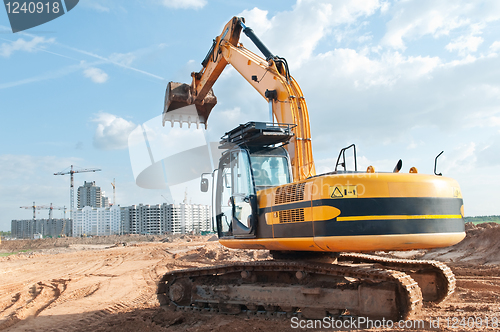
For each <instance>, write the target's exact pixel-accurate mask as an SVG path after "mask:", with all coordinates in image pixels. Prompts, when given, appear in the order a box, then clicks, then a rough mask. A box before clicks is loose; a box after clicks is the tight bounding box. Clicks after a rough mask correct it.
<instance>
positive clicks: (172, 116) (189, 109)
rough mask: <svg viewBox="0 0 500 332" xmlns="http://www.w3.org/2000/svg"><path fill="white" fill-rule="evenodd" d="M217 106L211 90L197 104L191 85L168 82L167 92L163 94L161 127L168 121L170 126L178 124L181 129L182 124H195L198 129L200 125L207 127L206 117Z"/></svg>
mask: <svg viewBox="0 0 500 332" xmlns="http://www.w3.org/2000/svg"><path fill="white" fill-rule="evenodd" d="M216 104H217V98H216V97H215V95H214V92H213V90H212V89H210V91H209V92H208V93H207V95H206V96H205V98H203V100H202V101H201V102H200V103H198V102H196V101H195V98H194V96H193V94H192V92H191V85H189V84H185V83H177V82H169V83H168V85H167V91H166V92H165V108H164V110H163V125H164V126H165V122H167V121H169V122H170V123H171V124H172V126H173V125H174V123H175V122H179V124H180V125H181V127H182V124H183V123H187V124H188V125H189V126H191V124H192V123H196V126H197V127H198V126H199V125H200V123H202V124H205V128H206V126H207V120H208V116H209V115H210V112H211V111H212V108H214V106H215V105H216Z"/></svg>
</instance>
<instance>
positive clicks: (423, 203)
mask: <svg viewBox="0 0 500 332" xmlns="http://www.w3.org/2000/svg"><path fill="white" fill-rule="evenodd" d="M462 205H463V200H462V199H461V198H447V197H430V198H429V197H381V198H344V199H318V200H314V201H302V202H294V203H288V204H282V205H274V206H272V207H266V208H261V209H260V210H259V214H263V213H270V212H277V211H286V210H293V209H301V208H309V207H311V206H312V207H314V206H332V207H335V208H337V209H339V210H340V211H341V214H340V216H341V217H355V216H366V215H370V216H388V215H397V216H400V215H456V214H460V208H461V207H462Z"/></svg>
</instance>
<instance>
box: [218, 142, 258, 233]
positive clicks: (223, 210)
mask: <svg viewBox="0 0 500 332" xmlns="http://www.w3.org/2000/svg"><path fill="white" fill-rule="evenodd" d="M216 222H217V231H218V234H219V237H236V238H253V237H255V234H256V226H257V196H256V194H255V187H254V182H253V179H252V170H251V167H250V158H249V156H248V153H247V151H246V150H243V149H240V148H234V149H233V150H231V151H228V152H226V153H225V154H224V155H223V156H222V158H221V160H220V163H219V171H218V176H217V191H216Z"/></svg>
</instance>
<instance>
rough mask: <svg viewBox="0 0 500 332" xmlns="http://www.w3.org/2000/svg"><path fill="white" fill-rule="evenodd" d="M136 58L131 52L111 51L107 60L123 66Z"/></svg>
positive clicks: (128, 64)
mask: <svg viewBox="0 0 500 332" xmlns="http://www.w3.org/2000/svg"><path fill="white" fill-rule="evenodd" d="M135 59H136V55H135V54H134V53H132V52H129V53H113V54H111V55H110V56H109V60H111V61H112V62H115V63H117V64H120V65H123V66H127V67H128V66H130V65H131V64H132V62H133V61H134V60H135Z"/></svg>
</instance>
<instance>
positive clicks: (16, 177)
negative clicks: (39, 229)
mask: <svg viewBox="0 0 500 332" xmlns="http://www.w3.org/2000/svg"><path fill="white" fill-rule="evenodd" d="M81 163H82V160H81V159H80V158H61V157H56V156H30V155H12V154H4V155H0V169H1V170H2V172H0V182H1V183H2V185H1V186H0V197H2V199H1V200H0V210H1V211H2V214H1V215H0V230H3V231H7V230H10V222H11V220H14V219H28V218H32V215H33V212H32V210H31V209H28V210H25V209H20V208H19V207H20V206H30V205H31V204H32V203H33V201H35V203H36V205H49V204H50V203H53V204H54V206H61V207H62V206H64V205H65V206H66V207H68V206H69V191H68V189H69V176H54V173H55V172H59V171H62V170H64V169H65V168H67V167H68V166H70V165H75V164H76V165H78V164H81ZM61 214H62V213H61V212H59V211H57V212H55V213H54V216H55V217H58V218H59V217H61V216H62V215H61ZM47 216H48V211H47V210H39V211H37V217H38V218H47Z"/></svg>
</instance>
